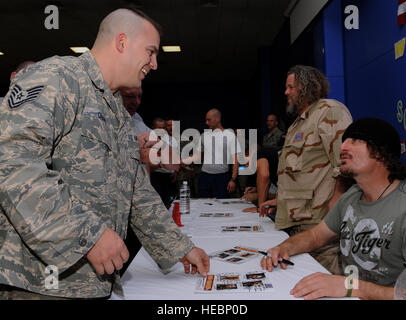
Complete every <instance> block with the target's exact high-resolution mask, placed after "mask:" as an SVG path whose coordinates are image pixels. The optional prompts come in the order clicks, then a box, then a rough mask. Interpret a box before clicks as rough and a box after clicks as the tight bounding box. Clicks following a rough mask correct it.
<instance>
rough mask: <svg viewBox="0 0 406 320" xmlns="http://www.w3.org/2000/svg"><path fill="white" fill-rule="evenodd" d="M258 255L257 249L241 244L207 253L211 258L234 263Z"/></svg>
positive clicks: (242, 261)
mask: <svg viewBox="0 0 406 320" xmlns="http://www.w3.org/2000/svg"><path fill="white" fill-rule="evenodd" d="M258 256H262V255H261V254H260V253H259V251H258V250H256V249H254V248H250V247H243V246H235V247H234V248H231V249H226V250H221V251H216V252H213V253H211V254H209V257H210V258H211V259H215V260H219V261H224V262H230V263H234V264H240V263H244V262H246V261H248V260H251V259H252V258H255V257H258Z"/></svg>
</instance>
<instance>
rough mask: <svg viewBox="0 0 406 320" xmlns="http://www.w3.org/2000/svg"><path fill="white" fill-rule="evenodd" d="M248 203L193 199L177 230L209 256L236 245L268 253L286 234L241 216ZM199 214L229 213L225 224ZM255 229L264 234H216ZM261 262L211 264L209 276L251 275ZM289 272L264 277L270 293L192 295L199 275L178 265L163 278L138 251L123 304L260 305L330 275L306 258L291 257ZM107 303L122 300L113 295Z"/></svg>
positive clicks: (268, 223) (127, 278)
mask: <svg viewBox="0 0 406 320" xmlns="http://www.w3.org/2000/svg"><path fill="white" fill-rule="evenodd" d="M250 206H252V204H250V203H240V201H239V200H238V199H223V200H215V199H192V201H191V214H190V215H182V216H181V222H182V224H184V225H185V226H184V227H182V230H183V231H184V232H185V233H186V234H188V235H189V236H190V237H191V240H192V241H193V242H194V243H195V244H196V246H198V247H200V248H202V249H204V250H205V251H206V253H208V254H210V253H213V252H215V251H219V250H223V249H224V250H226V249H230V248H232V247H234V246H236V245H242V246H247V247H251V248H258V249H263V250H265V251H266V250H267V249H269V248H271V247H273V246H275V245H277V244H279V243H280V242H282V241H283V240H285V239H286V238H288V235H287V234H286V233H285V232H282V231H278V230H276V229H275V227H274V223H273V222H272V221H271V220H270V219H269V218H267V217H266V218H260V217H259V216H258V214H257V213H244V212H242V210H243V209H244V208H247V207H250ZM203 212H230V213H233V217H229V218H223V217H222V218H202V217H199V216H200V214H201V213H203ZM242 224H244V225H247V224H250V225H251V224H260V225H261V226H262V227H263V229H264V232H256V233H253V232H230V233H221V229H220V228H221V226H226V225H242ZM260 259H261V257H256V258H254V259H251V260H248V261H247V262H244V263H242V264H232V263H228V262H223V261H218V260H214V259H211V260H210V274H216V273H222V272H250V271H257V270H261V266H260ZM291 261H292V262H294V263H295V265H294V266H288V268H287V270H282V269H281V268H280V267H278V268H276V269H274V270H273V271H272V272H269V273H267V276H268V277H269V278H270V280H271V282H272V284H273V286H274V290H273V291H271V292H258V293H257V292H254V293H218V294H199V293H195V292H194V291H195V287H196V284H197V281H198V279H199V278H201V276H200V275H198V274H195V275H191V274H185V273H184V268H183V264H181V263H177V264H176V265H175V266H173V267H172V269H171V272H170V273H168V274H163V273H162V272H161V271H160V269H159V268H158V266H157V264H156V263H155V262H154V261H153V260H152V258H151V257H150V256H149V254H148V253H147V252H146V251H145V250H144V248H141V250H140V251H139V252H138V254H137V255H136V257H135V258H134V260H133V261H132V263H131V264H130V266H129V267H128V269H127V270H126V272H125V273H124V275H123V278H122V284H123V289H124V295H125V297H124V298H125V299H132V300H222V299H226V300H261V299H266V300H269V299H295V298H294V297H293V296H292V295H290V293H289V291H290V290H291V289H292V288H293V287H294V286H295V284H296V283H297V282H298V281H299V280H300V279H302V278H303V277H305V276H307V275H310V274H312V273H314V272H323V273H329V272H328V271H327V270H326V269H325V268H324V267H323V266H321V265H320V264H319V263H318V262H317V261H316V260H314V259H313V258H312V257H311V256H310V255H309V254H301V255H297V256H293V257H291ZM111 299H113V300H115V299H122V298H121V297H119V296H117V295H115V294H114V293H113V294H112V296H111Z"/></svg>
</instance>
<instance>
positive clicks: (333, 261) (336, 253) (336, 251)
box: [283, 224, 343, 275]
mask: <svg viewBox="0 0 406 320" xmlns="http://www.w3.org/2000/svg"><path fill="white" fill-rule="evenodd" d="M314 226H316V224H305V225H297V226H293V227H290V228H286V229H283V231H285V232H286V233H287V234H289V236H290V237H291V236H293V235H295V234H296V233H299V232H302V231H306V230H309V229H311V228H313V227H314ZM309 254H310V255H311V256H312V257H313V258H314V259H316V260H317V262H318V263H320V264H321V265H322V266H323V267H324V268H326V269H327V270H328V271H330V272H331V273H332V274H336V275H342V274H343V269H342V264H341V251H340V246H339V240H338V239H337V240H334V241H333V242H331V243H329V244H326V245H324V246H322V247H321V248H318V249H316V250H314V251H312V252H309Z"/></svg>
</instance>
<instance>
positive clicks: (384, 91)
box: [333, 0, 406, 139]
mask: <svg viewBox="0 0 406 320" xmlns="http://www.w3.org/2000/svg"><path fill="white" fill-rule="evenodd" d="M334 1H336V0H334ZM334 1H333V2H334ZM397 3H398V2H397V1H395V0H390V1H389V0H358V1H357V0H343V1H342V12H343V13H344V8H345V6H347V5H356V6H357V7H358V9H359V30H346V29H345V28H344V70H345V91H346V105H347V106H348V107H349V109H350V111H351V113H352V115H353V118H354V120H356V119H358V118H360V117H366V116H374V117H378V118H382V119H384V120H387V121H388V122H390V123H391V124H392V125H394V126H395V128H396V129H397V130H398V132H399V134H400V136H401V139H406V120H405V125H403V122H402V123H399V121H398V119H397V107H396V105H397V101H398V100H399V99H401V100H403V103H404V104H405V105H406V81H405V76H406V56H404V57H402V58H400V59H398V60H395V51H394V44H395V42H397V41H399V40H401V39H402V38H404V37H406V27H405V26H402V27H398V25H397ZM345 17H346V14H343V22H342V23H343V25H344V19H345ZM403 109H405V107H403ZM404 115H405V116H406V113H405V114H404ZM377 130H379V128H377Z"/></svg>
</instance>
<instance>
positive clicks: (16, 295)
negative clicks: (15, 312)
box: [0, 284, 108, 301]
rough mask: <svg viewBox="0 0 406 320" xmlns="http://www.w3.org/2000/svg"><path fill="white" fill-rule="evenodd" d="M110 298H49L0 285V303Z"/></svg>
mask: <svg viewBox="0 0 406 320" xmlns="http://www.w3.org/2000/svg"><path fill="white" fill-rule="evenodd" d="M106 299H108V297H103V298H94V299H75V298H63V297H54V296H47V295H43V294H39V293H35V292H30V291H27V290H23V289H20V288H17V287H12V286H8V285H4V284H0V301H1V300H106Z"/></svg>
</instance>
